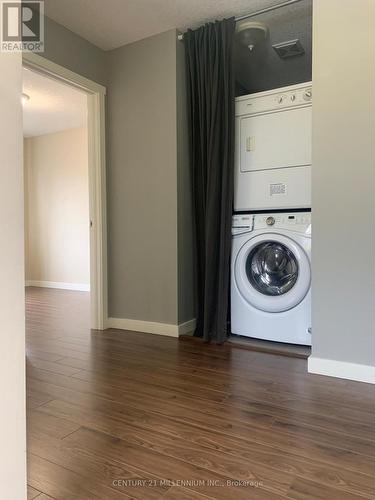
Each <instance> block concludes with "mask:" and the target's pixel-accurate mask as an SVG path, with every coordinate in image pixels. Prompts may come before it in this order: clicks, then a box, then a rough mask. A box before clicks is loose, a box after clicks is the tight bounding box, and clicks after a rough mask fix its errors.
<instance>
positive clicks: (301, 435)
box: [4, 288, 375, 500]
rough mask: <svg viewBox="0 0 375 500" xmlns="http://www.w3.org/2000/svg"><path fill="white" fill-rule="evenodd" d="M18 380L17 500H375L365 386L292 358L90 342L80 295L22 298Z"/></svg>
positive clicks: (103, 338)
mask: <svg viewBox="0 0 375 500" xmlns="http://www.w3.org/2000/svg"><path fill="white" fill-rule="evenodd" d="M27 375H28V377H27V406H28V482H29V498H30V499H34V498H37V499H38V500H48V499H51V498H52V499H56V500H60V499H61V500H69V499H82V500H97V499H100V500H107V499H108V500H111V499H126V498H128V499H129V498H134V499H160V498H163V499H165V500H199V499H200V500H204V499H207V498H211V499H219V500H220V499H228V500H230V499H235V500H241V499H246V500H247V499H255V500H257V499H259V500H263V499H264V500H276V499H280V498H284V499H294V500H308V499H314V500H323V499H329V500H349V499H361V498H362V499H363V498H368V499H375V425H374V424H375V387H374V386H371V385H367V384H361V383H355V382H349V381H344V380H339V379H331V378H326V377H320V376H313V375H308V374H307V373H306V360H304V359H293V358H289V357H285V356H276V355H271V354H264V353H260V352H252V351H249V350H243V349H237V348H235V347H233V346H230V345H224V346H214V345H213V346H210V345H204V344H200V343H197V342H189V341H187V340H180V341H178V340H176V339H172V338H168V337H160V336H155V335H149V334H140V333H131V332H122V331H116V330H109V331H106V332H96V331H93V332H90V330H89V296H88V294H87V293H82V292H69V291H62V290H47V289H38V288H29V289H27ZM4 500H5V499H4Z"/></svg>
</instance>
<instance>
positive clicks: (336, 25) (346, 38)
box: [309, 0, 375, 383]
mask: <svg viewBox="0 0 375 500" xmlns="http://www.w3.org/2000/svg"><path fill="white" fill-rule="evenodd" d="M374 18H375V2H374V1H373V0H356V1H355V2H354V1H353V0H329V1H327V0H314V33H313V37H314V44H313V45H314V49H313V52H314V53H313V93H314V100H313V201H312V206H313V242H312V243H313V249H312V268H313V287H312V293H313V303H312V315H313V348H312V358H310V360H309V370H310V371H314V372H318V373H326V374H331V375H337V376H340V377H348V378H354V379H359V380H365V381H369V382H374V383H375V330H374V328H375V266H374V262H375V261H374V252H375V223H374V213H375V196H374V186H375V101H374V99H373V93H374V81H375V63H374V62H375V43H374Z"/></svg>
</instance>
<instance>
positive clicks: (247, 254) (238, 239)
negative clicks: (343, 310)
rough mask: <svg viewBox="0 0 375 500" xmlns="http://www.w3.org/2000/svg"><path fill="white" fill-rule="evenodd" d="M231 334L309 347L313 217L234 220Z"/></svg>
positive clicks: (243, 217) (254, 216)
mask: <svg viewBox="0 0 375 500" xmlns="http://www.w3.org/2000/svg"><path fill="white" fill-rule="evenodd" d="M232 234H233V244H232V272H231V330H232V333H234V334H237V335H244V336H246V337H254V338H258V339H265V340H273V341H276V342H286V343H291V344H304V345H311V290H310V286H311V213H310V212H301V213H275V214H243V215H239V214H238V215H235V216H234V217H233V225H232Z"/></svg>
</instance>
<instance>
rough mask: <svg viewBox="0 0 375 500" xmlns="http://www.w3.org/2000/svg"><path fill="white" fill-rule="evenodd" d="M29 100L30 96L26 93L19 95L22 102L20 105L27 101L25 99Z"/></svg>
mask: <svg viewBox="0 0 375 500" xmlns="http://www.w3.org/2000/svg"><path fill="white" fill-rule="evenodd" d="M29 100H30V96H29V95H27V94H22V97H21V102H22V106H25V104H26V103H27V101H29Z"/></svg>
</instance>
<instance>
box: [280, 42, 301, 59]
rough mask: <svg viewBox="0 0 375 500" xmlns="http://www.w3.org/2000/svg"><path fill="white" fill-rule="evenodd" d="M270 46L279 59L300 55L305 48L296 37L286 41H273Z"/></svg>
mask: <svg viewBox="0 0 375 500" xmlns="http://www.w3.org/2000/svg"><path fill="white" fill-rule="evenodd" d="M272 47H273V48H274V50H275V52H276V53H277V55H278V56H279V57H281V59H288V58H289V57H295V56H301V55H302V54H304V53H305V49H304V48H303V47H302V44H301V42H300V41H299V40H298V38H297V39H296V40H289V41H288V42H282V43H275V44H274V45H272Z"/></svg>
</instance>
